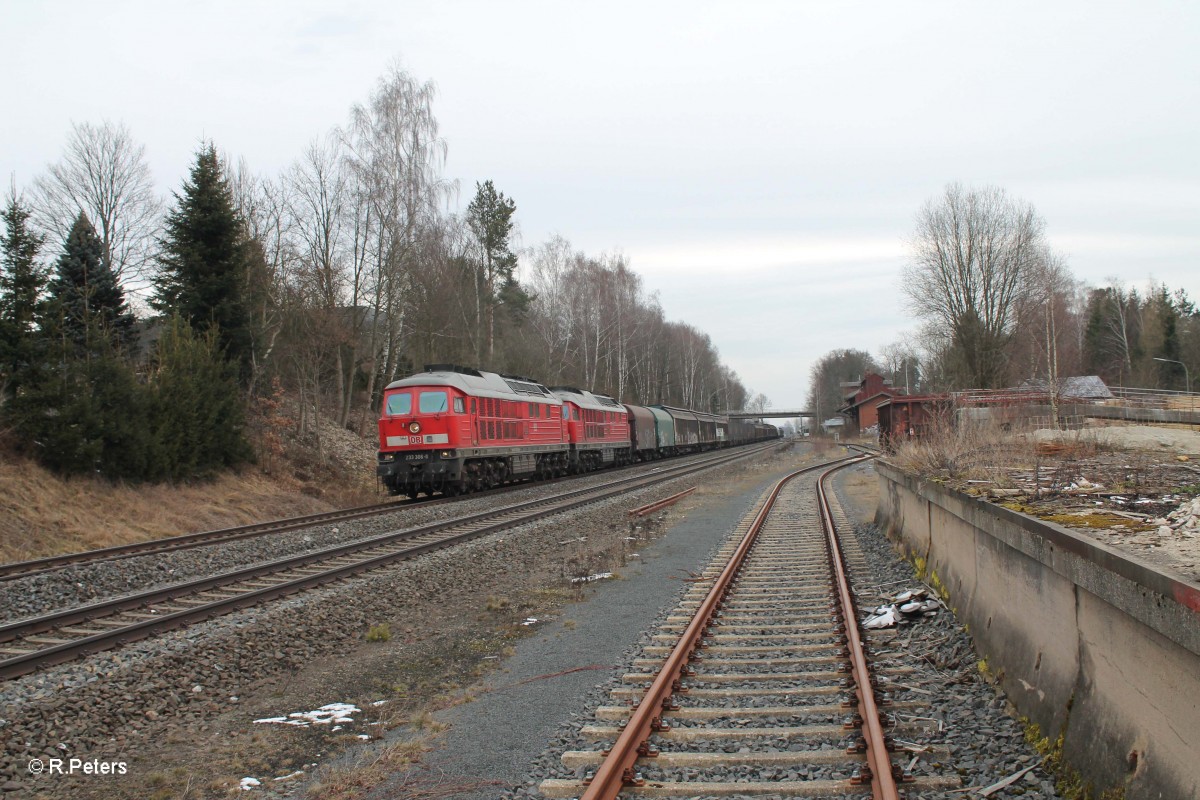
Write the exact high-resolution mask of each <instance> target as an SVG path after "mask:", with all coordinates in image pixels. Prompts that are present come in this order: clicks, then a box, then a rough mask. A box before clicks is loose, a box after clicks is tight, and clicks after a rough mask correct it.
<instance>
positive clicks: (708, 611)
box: [580, 456, 865, 800]
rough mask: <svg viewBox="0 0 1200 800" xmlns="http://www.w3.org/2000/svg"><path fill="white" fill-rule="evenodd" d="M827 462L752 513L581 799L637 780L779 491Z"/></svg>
mask: <svg viewBox="0 0 1200 800" xmlns="http://www.w3.org/2000/svg"><path fill="white" fill-rule="evenodd" d="M862 458H865V457H864V456H858V457H856V458H853V459H845V460H843V461H842V462H835V463H842V464H843V465H844V464H845V463H850V462H852V461H857V460H861V459H862ZM828 466H829V464H828V463H825V464H818V465H815V466H811V467H805V468H804V469H800V470H797V471H795V472H793V473H791V474H790V475H787V476H785V477H784V478H781V479H780V480H779V481H778V482H777V483H776V484H775V486H774V487H773V488H772V489H771V493H770V495H769V496H768V497H767V501H766V502H765V503H764V504H763V506H762V508H760V509H759V511H758V514H757V515H755V517H754V522H753V523H751V525H750V529H749V530H748V531H746V535H745V536H743V537H742V541H741V542H740V543H739V544H738V546H737V549H736V550H735V551H734V553H733V556H732V557H731V558H730V559H729V562H728V563H727V564H726V565H725V568H724V569H722V570H721V574H720V575H718V576H717V578H716V580H715V581H714V583H713V586H712V588H711V589H710V590H709V592H708V594H707V595H706V596H705V598H704V600H703V602H701V603H700V607H699V608H698V609H697V610H696V615H695V616H694V617H692V621H691V622H690V623H688V626H687V628H686V629H685V630H684V632H683V634H682V635H681V636H680V637H679V641H678V643H677V644H676V645H675V648H674V649H673V650H672V651H671V654H670V655H669V656H668V657H667V660H666V662H665V663H664V664H663V667H662V669H661V670H660V671H659V673H658V675H657V676H656V677H655V679H654V682H653V683H651V684H650V688H649V689H648V690H647V691H646V694H645V695H644V696H643V697H642V700H641V702H640V703H638V706H637V708H636V709H634V711H633V715H632V716H631V717H630V719H629V722H628V723H627V724H626V725H625V729H624V730H623V731H622V732H621V735H620V736H618V737H617V741H616V743H615V744H613V747H612V750H611V751H610V752H609V754H608V757H607V758H605V759H604V762H603V763H602V764H601V765H600V768H599V769H597V770H596V774H595V775H594V776H593V777H592V778H591V780H590V781H588V788H587V791H585V792H584V793H583V795H582V797H581V798H580V800H615V798H616V797H617V796H618V795H619V794H620V792H621V789H622V788H623V787H625V786H627V785H628V786H636V785H638V782H637V779H636V771H635V770H634V765H635V764H636V763H637V760H638V758H640V757H642V756H652V755H655V753H656V752H657V750H656V749H655V748H654V747H653V745H651V744H650V737H651V736H652V735H653V734H654V733H655V732H656V731H667V730H670V725H668V724H667V723H664V722H663V720H662V713H663V711H669V710H671V709H672V708H674V704H673V703H672V701H671V696H672V695H673V694H674V693H676V692H681V693H682V692H685V691H687V690H686V689H685V688H684V687H683V685H682V681H683V678H684V677H686V676H688V675H689V674H691V673H692V670H691V668H690V666H689V662H690V660H691V658H692V656H693V654H694V653H695V652H696V650H697V649H699V647H700V645H701V641H702V639H703V638H704V635H705V632H706V631H707V629H708V627H709V626H710V625H711V624H712V623H713V622H714V621H715V620H716V615H717V612H718V611H719V610H720V608H721V605H722V603H723V601H724V599H725V596H726V595H727V594H728V592H729V590H730V588H731V586H732V584H733V579H734V577H736V575H737V574H738V572H739V571H740V570H741V568H742V564H743V563H744V562H745V560H746V556H747V555H749V553H750V550H751V549H752V548H753V547H754V544H755V542H756V541H757V540H758V534H759V531H760V530H762V527H763V524H764V523H765V522H766V519H767V515H769V514H770V513H771V507H772V506H773V505H774V503H775V500H776V498H777V497H778V496H779V493H780V491H782V489H783V487H784V486H785V485H786V484H787V483H788V481H790V480H792V479H793V478H796V477H798V476H800V475H803V474H804V473H806V472H812V471H813V470H817V469H821V468H822V467H828ZM830 471H832V470H830Z"/></svg>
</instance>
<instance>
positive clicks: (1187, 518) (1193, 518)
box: [1155, 497, 1200, 538]
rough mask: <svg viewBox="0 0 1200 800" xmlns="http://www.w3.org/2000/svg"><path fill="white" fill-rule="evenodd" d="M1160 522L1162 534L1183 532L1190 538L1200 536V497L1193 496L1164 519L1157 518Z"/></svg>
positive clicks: (1159, 530) (1159, 529)
mask: <svg viewBox="0 0 1200 800" xmlns="http://www.w3.org/2000/svg"><path fill="white" fill-rule="evenodd" d="M1155 522H1156V523H1158V524H1159V528H1158V534H1159V535H1160V536H1174V535H1176V534H1183V535H1184V536H1187V537H1189V538H1195V537H1196V536H1200V497H1193V498H1192V499H1191V500H1185V501H1184V502H1183V503H1180V504H1179V508H1177V509H1175V510H1174V511H1172V512H1171V513H1170V514H1168V515H1167V516H1166V518H1164V519H1157V520H1155Z"/></svg>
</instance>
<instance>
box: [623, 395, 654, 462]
mask: <svg viewBox="0 0 1200 800" xmlns="http://www.w3.org/2000/svg"><path fill="white" fill-rule="evenodd" d="M625 411H626V413H627V414H628V415H629V434H630V437H631V439H632V442H633V454H634V456H635V457H637V458H638V459H639V460H641V461H650V460H651V459H655V458H658V457H659V443H658V432H657V430H656V427H657V426H656V425H655V422H654V412H652V411H651V410H650V409H648V408H646V407H645V406H631V405H628V404H627V405H626V406H625Z"/></svg>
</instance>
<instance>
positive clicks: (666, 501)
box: [629, 486, 697, 517]
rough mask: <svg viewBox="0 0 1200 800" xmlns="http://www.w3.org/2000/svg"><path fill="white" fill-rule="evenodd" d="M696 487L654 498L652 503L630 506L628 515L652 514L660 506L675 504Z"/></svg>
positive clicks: (642, 515) (641, 515)
mask: <svg viewBox="0 0 1200 800" xmlns="http://www.w3.org/2000/svg"><path fill="white" fill-rule="evenodd" d="M696 489H697V487H695V486H693V487H692V488H690V489H684V490H683V491H682V492H680V493H679V494H673V495H671V496H670V497H664V498H663V499H662V500H656V501H654V502H653V503H648V504H647V505H644V506H639V507H637V508H631V509H630V510H629V516H631V517H644V516H646V515H647V514H653V513H654V512H655V511H658V510H659V509H660V508H666V507H667V506H672V505H675V504H676V503H678V502H679V501H680V500H682V499H683V498H685V497H687V496H688V495H689V494H691V493H692V492H694V491H696Z"/></svg>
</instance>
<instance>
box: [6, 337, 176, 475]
mask: <svg viewBox="0 0 1200 800" xmlns="http://www.w3.org/2000/svg"><path fill="white" fill-rule="evenodd" d="M51 324H52V323H51ZM89 325H90V326H91V327H92V330H91V331H85V332H84V333H83V334H82V335H83V338H84V340H85V341H87V342H88V343H89V344H88V347H87V349H86V351H85V352H84V353H82V354H81V353H80V352H79V348H78V347H77V345H76V343H75V342H73V341H71V339H70V338H68V337H65V336H57V335H54V332H53V331H51V333H50V334H49V336H50V338H49V339H48V340H47V342H46V344H47V349H46V353H45V358H43V359H41V360H40V362H39V365H38V368H37V369H36V370H35V371H34V375H33V376H32V378H31V380H29V381H28V382H27V383H26V384H25V385H24V386H23V387H22V390H21V392H20V394H18V395H17V396H16V397H15V398H13V400H12V402H11V404H10V409H9V411H10V413H9V419H10V421H11V423H12V426H13V430H14V431H15V432H16V434H17V436H18V439H19V440H20V441H21V442H23V444H24V446H25V448H26V449H27V451H28V452H29V454H30V455H32V456H33V457H35V458H36V459H37V460H38V461H39V462H41V463H42V464H43V465H45V466H46V467H48V468H50V469H52V470H55V471H56V472H59V473H61V474H64V475H73V474H96V475H102V476H104V477H107V478H114V479H130V480H146V479H150V478H154V477H155V476H156V474H157V473H158V472H159V470H160V469H161V456H160V454H159V447H158V445H157V443H156V442H155V440H154V437H153V435H152V433H151V430H150V428H149V427H148V426H147V425H146V420H147V419H148V418H150V416H151V414H150V412H151V407H150V405H149V402H150V399H151V397H150V393H149V391H148V390H147V389H146V387H144V386H143V385H141V384H140V383H139V382H138V380H137V376H136V375H135V374H134V371H133V368H132V367H131V366H130V365H129V363H128V362H126V361H125V360H124V359H123V358H121V356H120V355H119V354H118V353H117V352H116V351H115V350H114V349H113V347H112V345H111V343H110V342H109V339H108V335H107V331H103V330H100V329H99V326H98V324H97V322H96V318H95V317H94V316H93V317H92V318H91V322H90V323H89Z"/></svg>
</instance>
